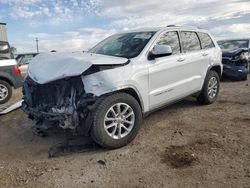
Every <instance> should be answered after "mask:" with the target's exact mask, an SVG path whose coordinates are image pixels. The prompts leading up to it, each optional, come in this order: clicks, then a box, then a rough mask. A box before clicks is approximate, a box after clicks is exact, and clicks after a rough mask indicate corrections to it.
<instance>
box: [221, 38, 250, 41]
mask: <svg viewBox="0 0 250 188" xmlns="http://www.w3.org/2000/svg"><path fill="white" fill-rule="evenodd" d="M236 40H250V38H231V39H228V38H227V39H221V40H218V41H236Z"/></svg>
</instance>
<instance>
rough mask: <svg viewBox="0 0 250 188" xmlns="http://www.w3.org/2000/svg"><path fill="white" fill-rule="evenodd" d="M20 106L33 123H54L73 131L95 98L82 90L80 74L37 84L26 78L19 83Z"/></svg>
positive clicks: (85, 115) (84, 117)
mask: <svg viewBox="0 0 250 188" xmlns="http://www.w3.org/2000/svg"><path fill="white" fill-rule="evenodd" d="M23 96H24V102H23V104H22V109H23V110H24V111H25V112H26V113H27V114H28V115H29V118H30V119H32V120H33V121H34V122H35V124H36V125H41V124H43V123H44V122H48V121H49V122H54V123H56V124H58V125H59V126H60V127H62V128H63V129H72V130H76V129H77V127H78V126H79V125H82V124H84V123H85V122H86V119H87V117H88V115H89V113H90V110H89V107H90V106H91V105H93V104H94V102H95V98H94V96H92V95H90V94H86V93H85V91H84V85H83V82H82V80H81V76H78V77H71V78H66V79H61V80H57V81H53V82H50V83H47V84H38V83H37V82H35V81H34V80H32V79H31V78H30V77H27V78H26V79H25V81H24V85H23Z"/></svg>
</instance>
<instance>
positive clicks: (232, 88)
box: [0, 81, 250, 188]
mask: <svg viewBox="0 0 250 188" xmlns="http://www.w3.org/2000/svg"><path fill="white" fill-rule="evenodd" d="M19 97H20V91H18V92H17V93H16V94H15V97H14V98H15V99H18V98H19ZM31 125H32V123H31V121H30V120H29V119H27V117H26V115H25V114H24V113H23V112H22V111H21V110H17V111H15V112H12V113H11V114H9V115H5V116H1V117H0V187H14V186H18V187H171V188H172V187H191V188H194V187H206V188H207V187H233V188H234V187H242V188H249V187H250V81H246V82H223V83H222V88H221V93H220V96H219V100H218V101H217V102H216V103H215V104H213V105H210V106H200V105H198V104H197V103H196V101H195V100H194V99H193V98H188V99H186V100H184V101H182V102H179V103H177V104H175V105H172V106H170V107H167V108H164V109H163V110H160V111H158V112H155V113H153V114H151V115H150V116H149V117H147V118H146V119H145V120H144V123H143V126H142V128H141V130H140V133H139V135H138V136H137V137H136V139H135V140H134V141H133V143H131V144H130V145H128V146H126V147H124V148H121V149H117V150H113V151H106V150H96V151H92V152H84V153H73V154H71V155H66V156H61V157H57V158H52V159H49V158H48V149H49V148H50V147H51V146H53V145H54V144H56V143H58V142H60V141H61V140H62V135H61V134H60V133H57V134H51V135H50V136H48V137H46V138H40V137H37V136H35V135H33V134H32V132H31V129H30V128H31Z"/></svg>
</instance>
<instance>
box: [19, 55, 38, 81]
mask: <svg viewBox="0 0 250 188" xmlns="http://www.w3.org/2000/svg"><path fill="white" fill-rule="evenodd" d="M36 55H38V53H22V54H18V55H17V56H16V60H17V64H18V67H19V69H20V71H21V75H22V77H25V76H26V75H27V72H28V66H29V63H30V61H31V60H32V59H33V58H34V57H35V56H36Z"/></svg>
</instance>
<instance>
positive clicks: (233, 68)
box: [218, 39, 250, 80]
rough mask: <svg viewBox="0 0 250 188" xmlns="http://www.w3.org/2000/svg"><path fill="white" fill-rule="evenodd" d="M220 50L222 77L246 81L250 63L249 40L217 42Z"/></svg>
mask: <svg viewBox="0 0 250 188" xmlns="http://www.w3.org/2000/svg"><path fill="white" fill-rule="evenodd" d="M218 44H219V46H220V47H221V49H222V52H223V53H222V63H223V65H224V66H223V67H224V68H223V77H226V78H230V79H233V80H247V76H248V73H249V63H250V56H249V55H250V39H234V40H221V41H218Z"/></svg>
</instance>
